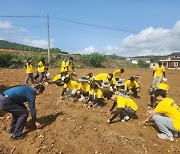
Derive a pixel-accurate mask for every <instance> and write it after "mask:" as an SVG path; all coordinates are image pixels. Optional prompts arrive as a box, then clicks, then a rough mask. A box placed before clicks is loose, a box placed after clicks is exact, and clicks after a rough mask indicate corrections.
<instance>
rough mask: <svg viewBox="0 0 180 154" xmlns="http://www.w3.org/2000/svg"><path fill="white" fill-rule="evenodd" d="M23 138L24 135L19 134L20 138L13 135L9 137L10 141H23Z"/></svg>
mask: <svg viewBox="0 0 180 154" xmlns="http://www.w3.org/2000/svg"><path fill="white" fill-rule="evenodd" d="M25 137H26V135H25V134H21V135H20V136H14V135H12V136H11V137H10V141H14V140H21V139H24V138H25Z"/></svg>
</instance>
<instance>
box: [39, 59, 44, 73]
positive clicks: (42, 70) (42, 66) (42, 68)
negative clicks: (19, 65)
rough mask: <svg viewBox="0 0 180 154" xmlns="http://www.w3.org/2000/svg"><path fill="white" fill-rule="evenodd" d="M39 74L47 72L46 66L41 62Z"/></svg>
mask: <svg viewBox="0 0 180 154" xmlns="http://www.w3.org/2000/svg"><path fill="white" fill-rule="evenodd" d="M38 72H40V73H42V72H45V66H44V64H43V63H42V61H40V62H39V63H38Z"/></svg>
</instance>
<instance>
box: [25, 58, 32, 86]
mask: <svg viewBox="0 0 180 154" xmlns="http://www.w3.org/2000/svg"><path fill="white" fill-rule="evenodd" d="M31 63H32V59H31V58H29V59H28V60H27V61H26V64H25V67H26V80H25V85H28V81H29V79H31V83H32V84H34V77H33V71H32V68H33V67H32V64H31Z"/></svg>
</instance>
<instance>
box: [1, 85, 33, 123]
mask: <svg viewBox="0 0 180 154" xmlns="http://www.w3.org/2000/svg"><path fill="white" fill-rule="evenodd" d="M3 94H4V95H7V96H8V98H10V99H11V100H12V101H13V102H14V103H17V104H24V103H25V102H28V106H29V109H30V113H31V117H32V120H33V121H36V107H35V98H36V95H35V94H36V89H34V88H31V87H29V86H17V87H12V88H10V89H8V90H6V91H4V92H3Z"/></svg>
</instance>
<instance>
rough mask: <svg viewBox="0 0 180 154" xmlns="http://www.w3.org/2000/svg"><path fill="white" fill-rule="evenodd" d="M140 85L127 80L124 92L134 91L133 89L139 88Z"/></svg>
mask: <svg viewBox="0 0 180 154" xmlns="http://www.w3.org/2000/svg"><path fill="white" fill-rule="evenodd" d="M138 87H139V85H138V83H137V82H136V81H134V82H131V81H130V80H127V81H126V82H125V83H124V90H126V91H127V89H129V90H130V89H132V88H138Z"/></svg>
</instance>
